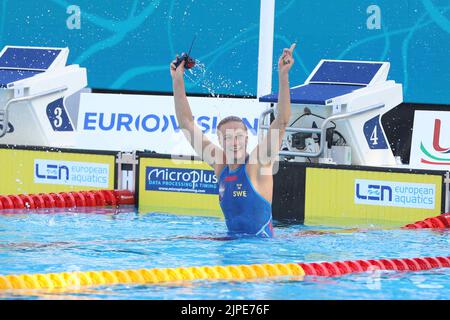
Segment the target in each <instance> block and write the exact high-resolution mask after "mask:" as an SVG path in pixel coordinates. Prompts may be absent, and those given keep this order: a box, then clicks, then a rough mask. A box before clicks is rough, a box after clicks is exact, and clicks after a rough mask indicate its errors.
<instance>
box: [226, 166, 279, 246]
mask: <svg viewBox="0 0 450 320" xmlns="http://www.w3.org/2000/svg"><path fill="white" fill-rule="evenodd" d="M247 159H248V158H247ZM247 159H246V161H245V163H247ZM219 201H220V207H221V208H222V211H223V214H224V216H225V222H226V224H227V227H228V233H229V234H230V235H232V236H233V235H254V236H261V237H272V236H273V230H272V205H271V204H270V202H269V201H267V200H266V199H264V198H263V197H262V196H261V195H260V194H259V193H257V192H256V190H255V188H254V187H253V184H252V183H251V181H250V179H249V177H248V175H247V170H246V168H245V164H244V165H241V166H239V167H238V168H237V169H236V170H230V168H229V167H228V166H225V168H224V169H223V170H222V172H221V174H220V177H219Z"/></svg>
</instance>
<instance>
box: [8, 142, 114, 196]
mask: <svg viewBox="0 0 450 320" xmlns="http://www.w3.org/2000/svg"><path fill="white" fill-rule="evenodd" d="M114 165H115V156H113V155H95V154H83V153H68V152H50V151H34V150H19V149H0V179H1V183H0V194H2V195H7V194H22V193H23V194H30V193H41V192H42V193H46V192H64V191H81V190H96V189H113V188H114Z"/></svg>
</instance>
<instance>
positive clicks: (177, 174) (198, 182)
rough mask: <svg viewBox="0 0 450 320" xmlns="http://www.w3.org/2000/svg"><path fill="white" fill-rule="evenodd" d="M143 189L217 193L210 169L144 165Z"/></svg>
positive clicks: (215, 179)
mask: <svg viewBox="0 0 450 320" xmlns="http://www.w3.org/2000/svg"><path fill="white" fill-rule="evenodd" d="M145 173H146V177H147V179H146V182H145V190H154V191H169V192H188V193H203V194H218V193H219V189H218V183H217V178H216V176H215V174H214V171H212V170H202V169H178V168H162V167H146V169H145Z"/></svg>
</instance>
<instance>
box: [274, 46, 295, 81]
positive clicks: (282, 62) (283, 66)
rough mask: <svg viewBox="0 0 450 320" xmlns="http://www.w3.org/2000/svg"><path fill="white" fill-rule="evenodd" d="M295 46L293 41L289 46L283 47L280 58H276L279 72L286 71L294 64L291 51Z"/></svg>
mask: <svg viewBox="0 0 450 320" xmlns="http://www.w3.org/2000/svg"><path fill="white" fill-rule="evenodd" d="M296 46H297V44H296V43H293V44H292V45H291V47H290V48H289V49H288V48H284V49H283V53H282V54H281V57H280V59H278V72H279V73H286V74H287V73H288V72H289V70H290V69H291V67H292V65H293V64H294V56H293V54H292V52H293V51H294V49H295V47H296Z"/></svg>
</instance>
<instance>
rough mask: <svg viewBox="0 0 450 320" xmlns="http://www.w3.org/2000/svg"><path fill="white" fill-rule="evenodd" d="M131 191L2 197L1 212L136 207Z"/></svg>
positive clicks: (0, 201)
mask: <svg viewBox="0 0 450 320" xmlns="http://www.w3.org/2000/svg"><path fill="white" fill-rule="evenodd" d="M134 204H135V198H134V193H133V192H131V191H129V190H92V191H80V192H75V191H73V192H60V193H53V192H49V193H39V194H19V195H7V196H4V195H0V211H2V210H7V209H42V208H46V209H49V208H55V207H56V208H76V207H105V206H114V207H115V206H119V205H134Z"/></svg>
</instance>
